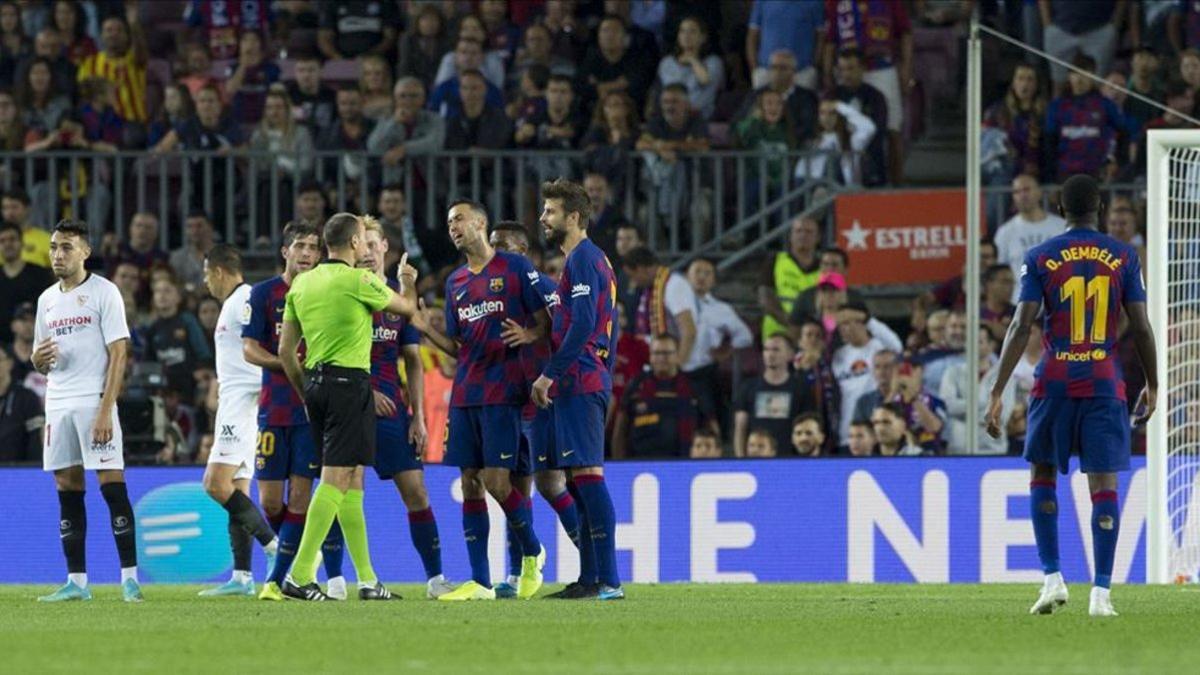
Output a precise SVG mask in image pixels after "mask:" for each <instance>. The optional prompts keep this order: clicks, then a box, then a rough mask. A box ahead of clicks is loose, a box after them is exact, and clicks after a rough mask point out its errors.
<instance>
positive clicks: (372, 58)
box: [358, 54, 395, 122]
mask: <svg viewBox="0 0 1200 675" xmlns="http://www.w3.org/2000/svg"><path fill="white" fill-rule="evenodd" d="M358 62H359V66H360V73H359V77H358V88H359V90H360V91H362V95H363V114H364V115H366V116H367V117H370V118H371V119H373V120H375V121H376V122H379V121H380V120H382V119H385V118H387V116H388V115H391V114H392V104H393V100H392V99H393V94H392V91H393V88H394V87H395V84H394V83H393V82H392V67H391V65H390V64H389V63H388V61H387V59H385V58H383V57H382V56H379V55H377V54H371V55H368V56H364V57H362V58H360V59H359V60H358Z"/></svg>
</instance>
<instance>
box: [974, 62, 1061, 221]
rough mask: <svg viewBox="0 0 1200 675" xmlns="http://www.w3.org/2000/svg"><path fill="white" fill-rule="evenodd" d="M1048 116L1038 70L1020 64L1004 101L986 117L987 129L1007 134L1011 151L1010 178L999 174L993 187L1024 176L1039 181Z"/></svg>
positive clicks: (1009, 158) (984, 122) (985, 115)
mask: <svg viewBox="0 0 1200 675" xmlns="http://www.w3.org/2000/svg"><path fill="white" fill-rule="evenodd" d="M1045 115H1046V99H1045V97H1044V96H1043V95H1042V92H1041V91H1040V86H1039V83H1038V74H1037V69H1035V68H1034V67H1033V66H1031V65H1029V64H1028V63H1019V64H1017V65H1016V67H1014V68H1013V73H1012V78H1011V79H1010V80H1009V84H1008V90H1007V91H1006V92H1005V93H1004V98H1003V99H1001V100H999V101H996V102H995V103H993V104H992V105H991V106H989V107H988V109H987V111H986V112H985V113H984V115H983V124H984V126H985V127H988V128H992V129H998V130H1000V131H1002V132H1004V136H1005V138H1006V139H1007V141H1008V143H1007V146H1008V148H1009V149H1010V152H1011V156H1009V157H1007V158H1006V162H1005V164H1006V165H1007V168H1008V175H1007V176H1005V175H1004V174H1003V172H998V173H997V176H996V179H995V181H997V182H990V183H989V184H1001V183H998V181H1001V180H1004V181H1007V179H1009V178H1013V177H1015V176H1016V175H1018V174H1023V173H1024V174H1028V175H1030V176H1033V177H1034V178H1035V179H1036V178H1037V177H1038V176H1039V175H1041V162H1042V157H1041V152H1042V146H1041V142H1042V123H1043V121H1044V119H1045ZM1001 203H1003V202H1001Z"/></svg>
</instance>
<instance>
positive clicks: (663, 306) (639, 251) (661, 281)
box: [621, 246, 697, 363]
mask: <svg viewBox="0 0 1200 675" xmlns="http://www.w3.org/2000/svg"><path fill="white" fill-rule="evenodd" d="M621 264H622V266H623V267H624V268H625V273H626V274H627V275H629V279H630V281H631V282H632V283H633V286H634V287H635V288H637V289H639V290H640V291H641V293H640V295H639V297H638V304H637V313H636V315H635V316H636V320H635V321H634V324H633V332H634V333H635V334H637V335H641V336H642V337H643V338H644V339H646V340H647V341H648V340H649V339H650V338H652V337H654V336H657V335H671V336H674V337H675V338H676V339H678V340H679V358H680V360H681V361H682V362H683V363H689V362H690V361H691V358H692V350H693V349H694V348H695V346H696V306H697V305H696V293H695V291H693V290H692V286H691V284H689V283H688V281H687V278H685V277H684V276H683V275H682V274H680V273H679V272H674V271H672V270H671V268H670V267H667V266H665V265H663V264H661V263H660V262H659V260H658V256H656V255H655V254H654V252H653V251H651V250H650V249H648V248H646V247H644V246H643V247H639V248H636V249H634V250H632V251H630V252H629V253H628V254H627V255H625V256H623V257H622V258H621Z"/></svg>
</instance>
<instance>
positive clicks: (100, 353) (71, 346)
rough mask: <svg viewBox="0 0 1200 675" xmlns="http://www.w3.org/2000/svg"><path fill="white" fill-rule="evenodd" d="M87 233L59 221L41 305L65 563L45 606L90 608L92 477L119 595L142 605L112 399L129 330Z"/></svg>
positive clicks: (51, 453) (42, 358) (50, 463)
mask: <svg viewBox="0 0 1200 675" xmlns="http://www.w3.org/2000/svg"><path fill="white" fill-rule="evenodd" d="M87 237H88V226H87V224H86V223H83V222H81V221H78V220H63V221H60V222H59V223H58V225H56V226H55V227H54V233H53V234H52V235H51V237H50V269H51V270H52V271H53V272H54V276H55V277H56V278H57V279H58V283H56V284H54V285H53V286H51V287H50V288H47V289H46V290H45V291H43V292H42V294H41V296H40V297H38V301H37V317H36V321H37V323H36V324H35V325H34V344H36V345H37V347H36V348H35V349H34V352H33V355H32V361H33V366H34V367H35V368H37V370H38V372H40V373H42V374H44V375H46V431H45V442H44V444H43V445H44V448H45V450H44V456H43V459H42V461H43V466H44V467H45V470H46V471H53V472H54V485H55V487H56V488H57V489H58V503H59V509H60V511H59V537H60V538H61V540H62V547H63V553H64V554H66V558H67V583H66V585H64V586H63V587H62V588H60V589H58V590H57V591H55V592H53V593H51V594H50V595H45V596H42V597H40V598H38V600H40V601H42V602H62V601H65V600H91V599H92V592H91V591H90V590H89V589H88V582H87V565H86V561H85V543H86V541H85V540H86V538H87V512H86V510H85V507H84V502H83V494H84V475H83V472H84V471H85V470H92V471H95V472H96V478H97V479H98V480H99V482H100V492H101V494H103V495H104V501H105V502H107V503H108V511H109V515H110V516H111V521H110V522H111V524H112V533H113V538H114V539H116V542H117V553H118V555H119V556H120V559H121V595H122V597H123V598H124V599H125V602H141V601H142V589H141V587H140V586H139V585H138V579H137V539H136V536H135V533H134V522H133V506H132V505H131V504H130V503H129V493H128V491H127V490H126V487H125V458H124V456H123V452H124V446H123V445H122V438H121V424H120V421H119V420H118V419H117V395H118V394H119V393H120V391H121V387H122V385H123V384H124V379H125V361H126V358H127V353H128V349H129V327H128V324H127V323H126V322H125V302H124V301H123V300H122V299H121V292H120V291H119V290H117V287H116V285H115V284H113V283H112V282H110V281H108V280H107V279H104V278H101V277H98V276H96V275H94V274H92V273H90V272H88V271H87V270H86V269H84V266H83V263H84V261H85V260H87V258H88V256H90V255H91V253H92V247H91V246H90V245H89V244H88V238H87Z"/></svg>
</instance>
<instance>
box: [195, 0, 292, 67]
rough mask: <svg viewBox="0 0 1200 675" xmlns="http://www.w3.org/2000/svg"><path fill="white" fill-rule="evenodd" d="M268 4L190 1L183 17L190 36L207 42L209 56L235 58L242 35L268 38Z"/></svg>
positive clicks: (247, 0) (244, 0)
mask: <svg viewBox="0 0 1200 675" xmlns="http://www.w3.org/2000/svg"><path fill="white" fill-rule="evenodd" d="M270 5H271V3H270V2H268V1H267V0H238V2H203V1H202V0H191V2H189V3H188V5H187V8H186V9H185V10H184V12H183V20H184V21H185V22H186V23H187V25H188V26H190V27H192V29H193V31H192V32H193V34H194V35H193V39H197V40H200V41H202V42H203V43H204V44H206V45H208V52H209V54H211V55H212V58H214V59H218V60H224V59H233V58H237V56H238V52H239V51H240V44H241V37H242V36H243V35H245V34H246V33H256V34H257V35H258V37H259V40H260V44H265V43H266V40H267V38H268V37H269V30H270V25H271V22H272V20H273V19H274V17H273V16H272V15H271V14H272V13H271V8H270Z"/></svg>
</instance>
